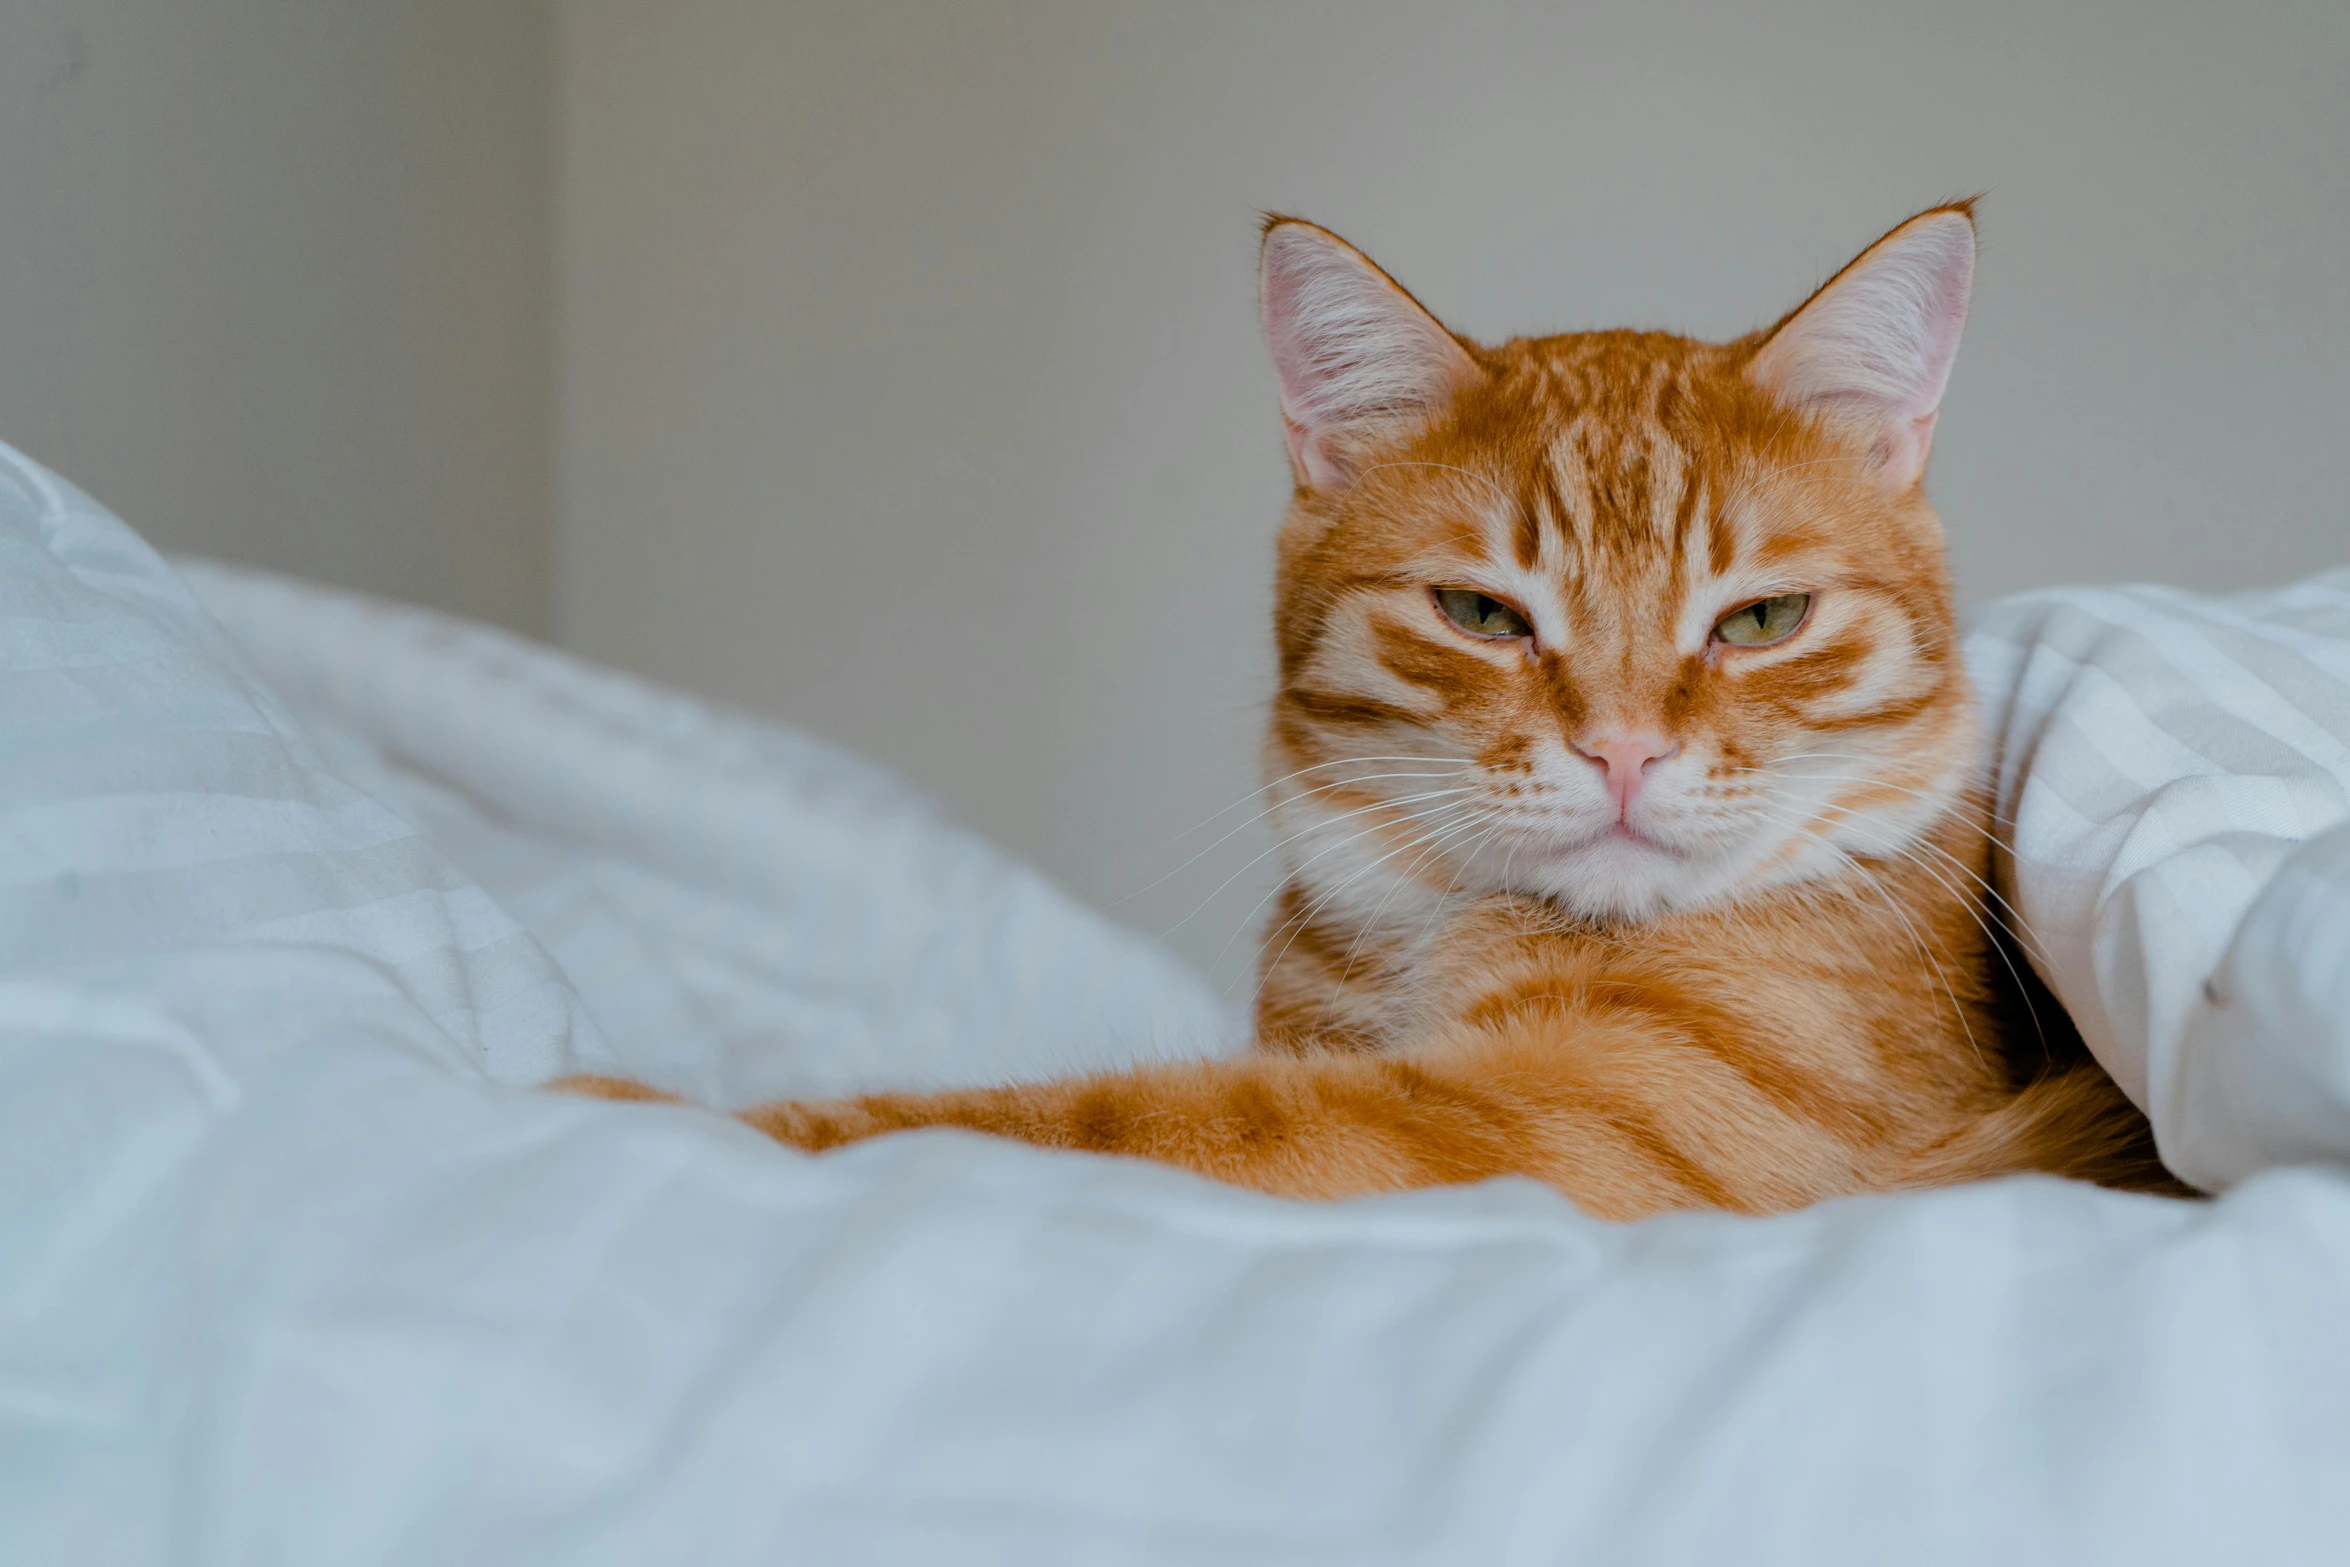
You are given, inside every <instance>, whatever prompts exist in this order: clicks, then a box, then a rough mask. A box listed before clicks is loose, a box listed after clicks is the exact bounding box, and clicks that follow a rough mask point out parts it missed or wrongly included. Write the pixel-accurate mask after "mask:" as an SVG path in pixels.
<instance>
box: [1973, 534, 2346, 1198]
mask: <svg viewBox="0 0 2350 1567" xmlns="http://www.w3.org/2000/svg"><path fill="white" fill-rule="evenodd" d="M1967 652H1968V659H1969V663H1970V665H1971V667H1972V669H1973V671H1974V674H1975V676H1976V679H1977V682H1978V684H1979V685H1980V686H1981V687H1982V688H1983V691H1984V695H1985V697H1986V700H1987V703H1988V705H1989V707H1990V708H1991V710H1992V715H1993V733H1994V734H1995V735H1996V737H1997V739H1998V750H1999V759H1998V791H1997V798H1998V809H1999V811H2000V814H2001V815H2002V816H2003V817H2004V818H2005V819H2006V822H2007V829H2006V838H2007V843H2008V845H2009V848H2010V850H2011V855H2010V857H2009V863H2008V866H2007V871H2008V879H2009V880H2010V882H2011V891H2012V894H2013V901H2014V905H2015V908H2016V909H2017V911H2018V912H2019V913H2020V914H2021V915H2022V924H2023V926H2024V927H2025V944H2026V945H2027V947H2029V949H2030V950H2031V952H2032V954H2033V957H2034V960H2035V961H2036V962H2037V963H2039V964H2040V966H2041V970H2042V973H2043V975H2044V977H2046V978H2047V980H2048V981H2049V983H2050V986H2051V988H2052V989H2054V990H2055V992H2056V994H2057V996H2058V997H2059V998H2060V999H2061V1000H2062V1001H2063V1002H2064V1004H2065V1006H2066V1007H2067V1009H2068V1010H2070V1011H2071V1013H2072V1015H2073V1017H2074V1019H2075V1020H2076V1021H2077V1022H2078V1023H2079V1025H2080V1028H2081V1032H2082V1035H2083V1036H2084V1038H2085V1039H2086V1040H2087V1042H2088V1045H2089V1048H2090V1049H2091V1050H2093V1051H2094V1052H2095V1053H2096V1055H2097V1058H2098V1060H2100V1061H2102V1062H2103V1063H2104V1064H2105V1067H2106V1069H2107V1070H2108V1071H2110V1072H2112V1073H2113V1075H2114V1077H2115V1079H2116V1080H2117V1081H2118V1082H2120V1084H2121V1085H2122V1088H2123V1089H2124V1090H2125V1091H2126V1092H2127V1093H2128V1094H2129V1095H2130V1097H2131V1098H2132V1099H2134V1100H2136V1101H2137V1103H2138V1104H2139V1105H2140V1107H2142V1108H2143V1109H2145V1110H2146V1112H2147V1113H2148V1115H2149V1116H2150V1117H2151V1118H2152V1120H2153V1122H2154V1132H2155V1138H2156V1140H2157V1142H2158V1143H2159V1145H2160V1147H2161V1149H2162V1155H2163V1159H2164V1161H2165V1162H2166V1163H2168V1164H2169V1165H2170V1167H2171V1168H2172V1169H2173V1170H2175V1171H2177V1172H2178V1173H2179V1174H2180V1175H2181V1176H2183V1177H2185V1178H2186V1179H2187V1180H2189V1181H2192V1182H2194V1183H2195V1184H2196V1185H2198V1186H2201V1187H2204V1188H2206V1189H2208V1190H2218V1189H2220V1188H2222V1187H2225V1186H2227V1185H2228V1184H2230V1183H2231V1182H2234V1181H2238V1180H2242V1179H2243V1178H2244V1177H2246V1176H2248V1175H2250V1174H2252V1173H2253V1172H2255V1171H2257V1170H2260V1169H2264V1168H2266V1167H2268V1166H2270V1165H2274V1164H2282V1163H2291V1162H2295V1161H2298V1160H2302V1159H2309V1158H2317V1157H2326V1158H2334V1159H2342V1158H2350V1009H2345V1008H2344V1007H2342V1006H2340V1005H2338V1004H2337V1003H2339V1002H2340V1001H2341V1000H2342V999H2343V998H2344V992H2343V991H2342V989H2341V988H2340V987H2341V985H2342V983H2343V976H2345V975H2346V974H2350V904H2346V902H2345V900H2346V899H2350V878H2346V877H2345V876H2344V874H2343V870H2344V866H2345V863H2346V861H2345V849H2344V847H2343V842H2342V839H2341V836H2340V834H2339V832H2338V831H2337V829H2339V828H2340V827H2341V826H2342V824H2343V823H2344V822H2345V821H2350V572H2335V573H2331V574H2329V575H2327V576H2322V577H2318V578H2315V579H2313V580H2311V581H2308V582H2304V583H2300V584H2298V585H2296V586H2293V587H2288V588H2281V589H2277V590H2274V591H2271V592H2263V593H2246V594H2239V595H2236V596H2234V597H2231V598H2209V597H2203V596H2200V595H2196V594H2191V593H2183V592H2180V591H2178V590H2176V589H2172V588H2161V587H2124V588H2066V589H2060V590H2056V591H2052V592H2046V593H2034V594H2028V595H2025V596H2023V597H2020V598H2015V599H2010V600H2007V601H2005V602H2004V603H2002V604H1999V605H1996V606H1994V607H1993V609H1992V610H1991V612H1990V613H1989V614H1988V615H1987V616H1985V617H1984V619H1983V622H1982V625H1981V627H1980V628H1979V629H1978V630H1977V631H1976V632H1975V634H1974V635H1973V636H1972V637H1971V638H1970V639H1969V642H1968V645H1967Z"/></svg>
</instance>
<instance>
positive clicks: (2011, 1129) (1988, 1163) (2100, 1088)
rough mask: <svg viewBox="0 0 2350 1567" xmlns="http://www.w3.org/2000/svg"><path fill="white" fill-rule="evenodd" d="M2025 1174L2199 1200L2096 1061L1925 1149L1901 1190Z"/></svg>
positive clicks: (2043, 1082) (2046, 1080) (2042, 1083)
mask: <svg viewBox="0 0 2350 1567" xmlns="http://www.w3.org/2000/svg"><path fill="white" fill-rule="evenodd" d="M2027 1171H2037V1172H2040V1173H2042V1174H2046V1175H2062V1176H2069V1177H2070V1178H2072V1179H2073V1180H2076V1181H2092V1182H2094V1183H2096V1184H2097V1185H2099V1186H2110V1187H2114V1188H2117V1189H2119V1190H2122V1191H2132V1192H2160V1193H2162V1194H2164V1195H2166V1196H2172V1197H2194V1196H2199V1195H2200V1193H2198V1192H2197V1191H2196V1190H2195V1188H2193V1187H2192V1186H2189V1185H2187V1184H2186V1183H2185V1182H2184V1181H2181V1180H2180V1179H2179V1178H2178V1177H2177V1176H2175V1175H2173V1174H2171V1173H2170V1171H2169V1170H2167V1169H2165V1168H2164V1167H2163V1163H2162V1160H2161V1158H2160V1156H2158V1155H2157V1154H2156V1153H2155V1151H2154V1128H2153V1127H2151V1126H2149V1125H2148V1124H2147V1122H2146V1117H2145V1116H2144V1115H2143V1114H2142V1113H2140V1111H2139V1109H2138V1107H2137V1106H2136V1105H2134V1104H2132V1103H2130V1101H2129V1100H2128V1099H2127V1098H2126V1097H2124V1095H2123V1094H2122V1091H2121V1089H2120V1088H2119V1087H2118V1086H2117V1085H2116V1084H2115V1083H2114V1080H2113V1079H2112V1078H2110V1077H2108V1076H2106V1074H2105V1071H2104V1069H2103V1068H2101V1067H2099V1066H2098V1065H2097V1064H2096V1063H2095V1062H2093V1061H2084V1062H2081V1063H2080V1064H2079V1065H2077V1066H2072V1067H2069V1068H2067V1069H2065V1070H2063V1071H2060V1072H2055V1073H2052V1074H2050V1075H2049V1076H2046V1077H2043V1078H2041V1079H2039V1080H2038V1081H2036V1082H2034V1083H2032V1084H2030V1085H2029V1086H2028V1087H2026V1088H2024V1089H2023V1090H2022V1091H2020V1092H2019V1093H2017V1094H2016V1095H2015V1096H2014V1097H2012V1098H2010V1099H2009V1100H2007V1102H2006V1103H2004V1104H2002V1105H2000V1106H1999V1108H1997V1109H1995V1110H1993V1111H1991V1112H1990V1113H1989V1114H1987V1115H1984V1116H1983V1117H1982V1118H1980V1119H1979V1120H1977V1121H1974V1122H1973V1123H1971V1124H1970V1125H1968V1126H1966V1127H1964V1128H1962V1129H1961V1130H1959V1131H1957V1132H1954V1133H1952V1134H1951V1135H1950V1136H1948V1137H1945V1138H1943V1139H1942V1140H1941V1141H1940V1142H1937V1143H1934V1144H1932V1145H1930V1146H1929V1147H1926V1148H1924V1149H1921V1150H1920V1151H1919V1152H1918V1153H1917V1154H1916V1155H1915V1156H1914V1157H1913V1158H1912V1159H1911V1161H1910V1162H1909V1165H1908V1166H1907V1168H1905V1169H1904V1170H1903V1172H1902V1174H1901V1177H1900V1178H1899V1180H1898V1181H1897V1182H1896V1183H1895V1184H1897V1185H1900V1186H1909V1187H1916V1186H1949V1185H1953V1184H1955V1183H1957V1182H1960V1181H1980V1180H1987V1179H1989V1178H1990V1177H1992V1176H1995V1175H2020V1174H2023V1173H2025V1172H2027Z"/></svg>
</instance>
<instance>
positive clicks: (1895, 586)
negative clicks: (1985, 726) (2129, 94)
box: [1261, 205, 1976, 920]
mask: <svg viewBox="0 0 2350 1567" xmlns="http://www.w3.org/2000/svg"><path fill="white" fill-rule="evenodd" d="M1974 256H1975V230H1974V221H1973V217H1972V214H1971V212H1970V210H1969V208H1968V207H1967V206H1965V205H1958V206H1950V207H1941V208H1936V209H1934V210H1932V211H1929V212H1925V213H1921V214H1919V215H1918V216H1917V217H1914V218H1912V219H1910V220H1909V221H1908V222H1906V223H1904V224H1902V225H1901V226H1900V227H1899V228H1897V229H1895V230H1893V232H1892V233H1890V234H1888V235H1886V236H1885V237H1884V238H1883V239H1881V240H1879V241H1877V243H1876V244H1874V245H1872V246H1870V247H1869V248H1868V249H1867V250H1866V251H1864V252H1862V254H1861V255H1860V256H1859V258H1858V259H1856V260H1855V261H1853V262H1852V264H1851V265H1849V266H1847V267H1846V268H1845V269H1844V270H1843V271H1842V272H1840V273H1838V274H1837V275H1836V276H1835V278H1833V279H1832V280H1830V281H1829V282H1828V283H1827V284H1826V285H1825V286H1824V287H1822V288H1821V289H1820V290H1819V291H1818V292H1817V293H1815V294H1814V295H1812V297H1811V298H1810V299H1809V300H1808V301H1806V302H1805V303H1804V304H1803V305H1802V306H1801V307H1800V308H1798V309H1797V310H1795V311H1794V312H1793V313H1792V314H1790V315H1789V316H1787V317H1786V318H1785V319H1784V320H1782V321H1780V322H1779V323H1778V324H1777V325H1776V326H1774V327H1772V328H1770V329H1769V330H1767V331H1762V332H1757V333H1755V334H1753V335H1751V336H1749V337H1745V338H1741V339H1739V340H1738V341H1736V342H1733V343H1724V344H1712V343H1700V342H1695V341H1692V340H1690V339H1686V338H1680V337H1673V336H1668V335H1665V334H1662V333H1651V332H1589V333H1573V334H1569V335H1566V336H1560V337H1547V338H1524V339H1519V340H1517V341H1513V342H1509V343H1504V344H1502V345H1500V346H1499V347H1494V348H1486V347H1481V346H1479V345H1478V344H1475V343H1472V342H1469V341H1467V340H1465V339H1462V338H1460V337H1458V336H1456V335H1455V334H1453V333H1452V332H1450V331H1448V330H1447V329H1446V328H1445V327H1444V326H1443V325H1441V324H1440V323H1439V322H1438V321H1437V320H1436V319H1435V317H1433V316H1432V315H1430V314H1429V313H1428V312H1427V311H1426V310H1425V309H1423V308H1422V307H1421V306H1420V305H1419V304H1418V303H1417V302H1416V301H1415V300H1413V298H1412V297H1411V296H1410V295H1409V294H1407V293H1405V292H1404V290H1403V289H1402V288H1401V287H1399V286H1398V285H1397V284H1396V283H1394V282H1393V281H1392V280H1391V279H1389V278H1388V276H1387V275H1386V274H1385V273H1383V272H1381V271H1380V270H1379V269H1378V268H1377V267H1376V266H1374V265H1373V264H1372V263H1371V262H1370V261H1369V259H1368V258H1366V257H1365V256H1363V255H1362V254H1361V253H1360V252H1359V251H1357V250H1355V249H1354V248H1353V247H1352V246H1350V245H1348V244H1347V243H1346V242H1345V241H1343V240H1341V239H1339V238H1338V237H1337V236H1335V235H1333V234H1330V233H1328V232H1327V231H1325V230H1323V229H1320V228H1316V227H1315V226H1313V225H1312V224H1309V223H1304V222H1299V221H1296V220H1292V219H1287V218H1276V219H1274V220H1272V221H1271V222H1270V223H1268V224H1267V226H1266V230H1265V236H1264V251H1263V260H1262V276H1261V284H1262V310H1263V318H1264V329H1265V335H1266V339H1267V342H1268V343H1269V345H1270V346H1271V348H1272V351H1273V361H1274V366H1275V368H1276V370H1277V372H1278V375H1279V378H1280V385H1281V408H1282V416H1283V422H1284V425H1285V427H1286V430H1287V433H1288V439H1289V451H1290V457H1291V462H1292V466H1293V468H1294V470H1295V475H1296V480H1297V490H1296V495H1295V498H1294V500H1293V503H1292V505H1291V507H1290V512H1289V516H1288V520H1287V522H1286V523H1285V525H1284V528H1283V531H1282V536H1281V546H1280V576H1279V582H1278V587H1277V591H1276V596H1275V604H1276V607H1275V632H1276V637H1277V640H1278V645H1279V655H1280V689H1279V694H1278V696H1277V697H1276V699H1275V702H1274V709H1273V721H1272V732H1271V739H1270V745H1269V749H1268V756H1269V760H1270V764H1271V765H1270V772H1271V773H1272V774H1273V775H1275V777H1276V780H1277V781H1276V782H1275V784H1274V785H1273V788H1274V791H1275V797H1276V801H1277V805H1278V818H1279V820H1280V823H1281V825H1282V827H1283V830H1284V833H1285V835H1297V836H1295V837H1293V838H1292V840H1291V845H1290V847H1289V849H1288V851H1287V852H1288V857H1289V861H1290V865H1291V868H1292V871H1293V873H1294V874H1296V875H1297V876H1298V878H1299V879H1300V880H1301V881H1302V882H1304V883H1305V885H1306V887H1307V888H1308V889H1310V890H1312V891H1313V892H1314V893H1315V894H1316V896H1317V897H1318V898H1320V899H1321V900H1322V901H1323V903H1324V904H1325V906H1327V907H1329V908H1330V909H1331V910H1332V911H1333V912H1351V913H1355V914H1357V915H1360V914H1364V913H1367V912H1368V911H1369V910H1370V909H1371V908H1372V907H1373V906H1374V905H1377V906H1378V907H1380V908H1382V909H1388V910H1391V911H1392V912H1393V913H1396V914H1406V913H1410V912H1412V911H1415V910H1416V908H1417V907H1420V906H1424V905H1425V902H1426V899H1427V898H1428V897H1429V896H1430V895H1436V896H1441V895H1442V892H1443V891H1451V892H1457V893H1473V892H1490V891H1505V890H1506V891H1514V892H1521V893H1529V894H1535V895H1539V896H1543V897H1547V898H1549V899H1551V900H1553V901H1555V902H1556V903H1558V904H1559V905H1561V906H1563V907H1565V908H1567V909H1569V910H1571V911H1573V912H1575V913H1576V914H1579V915H1581V916H1584V917H1587V918H1593V919H1600V920H1625V919H1640V918H1646V917H1650V916H1653V915H1656V914H1659V913H1663V912H1666V911H1670V910H1675V909H1684V908H1690V907H1693V906H1697V905H1701V904H1705V903H1709V902H1714V901H1717V900H1722V899H1726V898H1734V897H1736V896H1739V895H1741V894H1745V893H1749V892H1752V891H1754V890H1756V889H1759V888H1763V887H1769V886H1776V885H1781V884H1784V883H1788V882H1793V881H1800V880H1805V879H1808V878H1812V877H1817V876H1821V875H1827V874H1833V873H1835V872H1836V871H1837V870H1839V869H1840V868H1841V867H1842V866H1843V865H1845V863H1846V856H1858V857H1864V858H1867V857H1877V856H1881V855H1886V854H1890V853H1894V852H1897V851H1898V849H1899V847H1900V846H1902V845H1905V844H1906V843H1907V842H1908V841H1909V840H1911V839H1912V838H1913V837H1914V836H1915V835H1916V834H1917V833H1919V832H1920V831H1921V830H1922V829H1923V828H1924V827H1925V826H1926V825H1928V824H1929V823H1931V822H1933V821H1934V820H1936V819H1937V818H1939V817H1941V816H1942V815H1943V814H1944V813H1946V812H1947V811H1948V810H1949V809H1950V807H1951V805H1952V803H1953V801H1954V800H1955V799H1956V797H1957V796H1958V794H1959V793H1960V792H1961V791H1962V790H1963V789H1965V788H1966V787H1967V786H1968V784H1969V783H1970V782H1971V781H1972V779H1973V765H1974V756H1975V745H1976V730H1975V720H1974V713H1973V707H1972V702H1971V697H1970V694H1969V688H1968V685H1967V681H1966V676H1965V672H1964V670H1963V668H1962V667H1961V664H1960V661H1959V653H1958V647H1957V641H1956V636H1955V630H1954V625H1953V620H1952V613H1951V605H1950V592H1949V584H1948V578H1947V575H1946V572H1945V568H1944V563H1943V548H1942V533H1941V525H1940V523H1939V522H1938V521H1937V519H1936V518H1935V515H1934V513H1933V511H1932V509H1931V508H1930V507H1929V506H1928V505H1927V503H1926V499H1925V494H1924V490H1923V486H1922V479H1923V475H1924V472H1925V466H1926V455H1927V450H1928V447H1929V445H1930V444H1931V441H1932V436H1933V431H1934V421H1935V415H1936V412H1937V410H1938V409H1939V407H1940V405H1941V400H1942V390H1943V385H1944V383H1945V382H1946V381H1947V379H1948V377H1949V374H1950V367H1951V362H1952V359H1953V357H1954V356H1955V354H1956V352H1957V349H1958V339H1959V332H1960V329H1961V327H1962V326H1963V324H1964V322H1965V319H1966V309H1967V296H1968V289H1969V284H1970V282H1971V279H1972V275H1973V270H1974ZM1399 895H1400V901H1398V898H1399Z"/></svg>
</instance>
